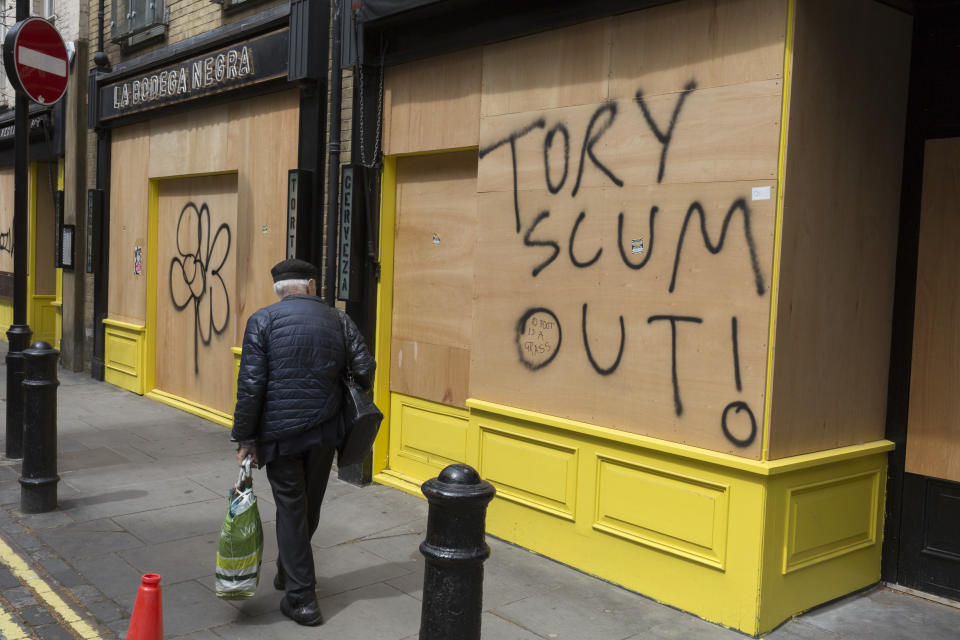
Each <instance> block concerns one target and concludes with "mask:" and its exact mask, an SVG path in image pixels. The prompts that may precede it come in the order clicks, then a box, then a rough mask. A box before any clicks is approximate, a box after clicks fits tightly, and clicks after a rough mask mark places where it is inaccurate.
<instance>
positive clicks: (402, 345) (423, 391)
mask: <svg viewBox="0 0 960 640" xmlns="http://www.w3.org/2000/svg"><path fill="white" fill-rule="evenodd" d="M469 379H470V349H466V348H463V347H450V346H446V345H438V344H431V343H430V342H418V341H415V340H398V339H396V338H395V339H394V340H393V341H392V342H391V354H390V389H391V390H393V391H395V392H397V393H403V394H406V395H412V396H416V397H419V398H426V399H429V400H433V401H435V402H440V403H442V404H446V405H450V406H455V407H466V406H467V382H468V380H469Z"/></svg>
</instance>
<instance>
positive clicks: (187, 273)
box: [148, 173, 237, 417]
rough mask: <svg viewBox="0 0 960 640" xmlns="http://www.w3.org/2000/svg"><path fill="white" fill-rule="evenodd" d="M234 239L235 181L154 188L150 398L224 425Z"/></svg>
mask: <svg viewBox="0 0 960 640" xmlns="http://www.w3.org/2000/svg"><path fill="white" fill-rule="evenodd" d="M236 233H237V174H236V173H228V174H219V175H212V176H202V177H189V178H175V179H170V180H161V181H159V184H158V195H157V250H156V257H155V259H154V260H155V262H154V264H155V265H156V266H155V270H156V274H157V284H156V298H155V305H156V311H155V317H156V332H155V334H154V335H155V336H156V338H155V358H156V361H155V366H156V368H155V374H154V376H155V378H154V384H155V391H159V392H160V393H162V394H164V395H165V396H166V397H167V398H168V399H172V400H175V401H177V402H180V403H184V404H187V405H190V406H193V407H195V408H199V409H203V410H206V411H212V412H215V413H218V414H219V415H221V416H225V417H229V416H230V414H231V413H232V411H233V402H234V398H233V380H232V379H231V378H230V376H229V375H227V374H225V372H229V371H232V370H233V359H234V356H233V353H232V352H231V347H233V345H234V344H235V343H236V340H237V336H236V335H235V334H236V325H237V316H236V308H235V305H236V291H237V269H236V265H237V260H236V247H235V237H236ZM149 315H150V311H149V310H148V316H149Z"/></svg>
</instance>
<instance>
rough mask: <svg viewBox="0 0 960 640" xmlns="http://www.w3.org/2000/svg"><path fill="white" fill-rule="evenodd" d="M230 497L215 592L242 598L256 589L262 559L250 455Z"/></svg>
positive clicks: (258, 514) (221, 539) (261, 541)
mask: <svg viewBox="0 0 960 640" xmlns="http://www.w3.org/2000/svg"><path fill="white" fill-rule="evenodd" d="M230 497H231V500H230V508H229V509H227V517H226V518H225V519H224V521H223V526H222V527H221V528H220V542H219V543H218V544H217V576H216V582H217V584H216V592H217V597H218V598H223V599H225V600H240V599H243V598H250V597H252V596H253V594H254V593H256V591H257V584H258V583H259V582H260V562H261V561H262V560H263V525H262V524H261V523H260V509H259V508H258V507H257V496H255V495H254V494H253V476H252V474H251V472H250V457H249V456H248V457H247V458H246V459H245V460H244V461H243V466H242V467H241V469H240V477H239V478H238V479H237V486H236V487H234V489H233V490H232V491H231V492H230Z"/></svg>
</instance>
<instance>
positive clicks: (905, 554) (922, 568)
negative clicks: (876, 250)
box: [883, 1, 960, 601]
mask: <svg viewBox="0 0 960 640" xmlns="http://www.w3.org/2000/svg"><path fill="white" fill-rule="evenodd" d="M915 9H916V11H915V14H914V33H913V43H914V44H913V56H912V60H911V72H910V75H911V78H910V103H909V104H910V106H909V109H908V116H907V134H906V142H905V147H904V157H903V182H902V197H901V216H900V229H899V236H900V240H899V247H898V255H897V274H896V278H897V285H896V297H895V301H894V313H893V331H892V344H891V357H890V378H889V380H890V386H889V395H888V415H887V437H888V438H889V439H891V440H893V441H894V442H895V443H896V445H897V447H896V449H895V450H894V451H893V452H892V454H891V456H890V475H889V479H888V483H887V524H886V531H885V534H884V549H883V560H884V561H883V579H884V580H885V581H887V582H890V583H895V584H899V585H902V586H905V587H909V588H912V589H917V590H919V591H923V592H926V593H931V594H935V595H938V596H942V597H946V598H949V599H951V600H957V601H960V252H958V251H957V246H958V245H957V238H958V234H960V6H958V5H956V4H955V3H938V2H925V1H918V2H916V3H915Z"/></svg>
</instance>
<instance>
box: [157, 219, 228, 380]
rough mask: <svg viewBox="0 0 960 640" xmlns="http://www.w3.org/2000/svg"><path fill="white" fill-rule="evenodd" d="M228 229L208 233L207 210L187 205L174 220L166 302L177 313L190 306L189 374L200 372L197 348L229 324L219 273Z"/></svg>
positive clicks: (226, 244) (225, 224) (226, 300)
mask: <svg viewBox="0 0 960 640" xmlns="http://www.w3.org/2000/svg"><path fill="white" fill-rule="evenodd" d="M230 240H231V235H230V227H229V226H228V225H227V223H225V222H224V223H222V224H221V225H220V226H219V227H217V230H216V232H215V233H213V234H212V235H211V233H210V209H209V208H208V207H207V204H206V203H203V204H201V205H200V206H199V207H197V205H196V204H194V203H193V202H188V203H187V204H185V205H184V207H183V209H182V210H181V211H180V218H179V219H178V220H177V254H178V255H176V256H175V257H174V258H173V259H172V260H170V298H171V300H172V301H173V306H174V308H175V309H176V310H177V311H183V310H184V309H186V308H187V306H188V305H189V304H190V303H191V302H192V303H193V314H194V332H193V370H194V373H199V372H200V365H199V360H198V358H199V348H200V344H201V343H202V344H203V345H204V346H209V344H210V341H211V340H212V339H213V336H214V335H220V334H222V333H223V332H224V331H226V329H227V325H228V324H229V323H230V296H229V294H228V293H227V285H226V283H225V282H224V281H223V274H222V269H223V265H224V264H225V263H226V262H227V257H228V256H229V255H230Z"/></svg>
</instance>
